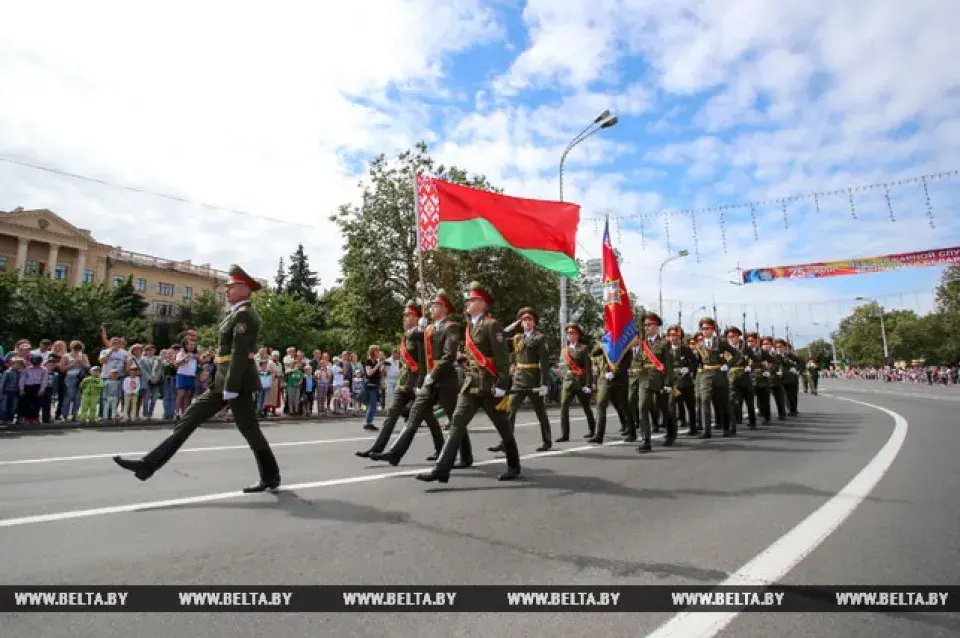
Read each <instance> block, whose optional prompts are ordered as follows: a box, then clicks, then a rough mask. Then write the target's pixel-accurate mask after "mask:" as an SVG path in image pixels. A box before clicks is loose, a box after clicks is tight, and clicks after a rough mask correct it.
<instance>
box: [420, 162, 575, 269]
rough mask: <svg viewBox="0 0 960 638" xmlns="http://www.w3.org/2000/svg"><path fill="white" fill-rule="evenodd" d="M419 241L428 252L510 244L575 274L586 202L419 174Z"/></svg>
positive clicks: (541, 261)
mask: <svg viewBox="0 0 960 638" xmlns="http://www.w3.org/2000/svg"><path fill="white" fill-rule="evenodd" d="M414 201H415V203H416V210H417V244H418V247H419V248H420V250H422V251H423V252H427V251H431V250H437V249H438V248H450V249H453V250H478V249H480V248H509V249H510V250H513V251H514V252H516V253H518V254H519V255H521V256H523V257H525V258H526V259H528V260H530V261H532V262H533V263H535V264H537V265H538V266H540V267H541V268H546V269H547V270H552V271H553V272H556V273H559V274H561V275H564V276H565V277H568V278H574V277H576V276H578V275H579V274H580V267H579V266H578V265H577V259H576V245H577V226H578V225H579V223H580V206H579V205H577V204H567V203H563V202H550V201H543V200H538V199H521V198H519V197H509V196H507V195H498V194H497V193H491V192H488V191H484V190H480V189H477V188H469V187H467V186H460V185H458V184H451V183H449V182H444V181H442V180H439V179H435V178H433V177H430V176H428V175H419V174H418V175H417V181H416V193H415V200H414Z"/></svg>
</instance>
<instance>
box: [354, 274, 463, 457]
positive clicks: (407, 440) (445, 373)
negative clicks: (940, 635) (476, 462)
mask: <svg viewBox="0 0 960 638" xmlns="http://www.w3.org/2000/svg"><path fill="white" fill-rule="evenodd" d="M453 311H454V307H453V302H452V301H451V300H450V296H449V295H447V293H446V291H445V290H438V291H437V294H436V296H435V297H434V300H433V303H431V304H430V315H431V317H432V318H433V323H430V324H428V323H427V322H426V319H425V318H421V319H420V321H419V323H418V330H422V331H423V333H422V334H423V346H424V348H423V349H424V364H425V369H426V374H425V375H424V377H423V381H421V383H420V387H419V388H418V389H417V390H416V391H415V395H416V398H415V399H414V401H413V407H411V408H410V418H409V419H407V425H406V426H405V427H404V428H403V431H402V432H400V436H399V437H397V440H396V441H394V443H393V445H392V446H391V447H390V449H389V450H387V451H386V452H379V453H372V454H371V455H370V458H371V459H372V460H374V461H387V462H389V463H390V464H391V465H394V466H396V465H399V464H400V461H401V460H402V459H403V457H404V455H405V454H406V453H407V450H409V449H410V445H411V444H412V443H413V438H414V436H415V435H416V433H417V430H419V429H420V424H421V423H424V422H426V424H427V427H429V428H430V434H431V435H432V436H433V441H434V445H437V444H438V443H440V449H442V448H443V444H442V442H443V431H442V430H441V429H440V425H439V423H438V422H437V419H436V418H435V417H434V406H436V405H437V404H439V405H440V406H441V407H442V408H443V411H444V412H446V413H447V414H448V415H450V414H453V411H454V409H455V408H456V407H457V388H458V387H459V383H460V379H459V377H458V376H457V371H456V369H455V368H454V364H455V363H456V362H457V357H458V356H459V351H460V339H461V335H462V334H463V327H462V326H461V325H460V324H458V323H456V322H455V321H453V319H452V318H450V314H451V313H453ZM458 447H459V450H460V463H459V464H457V467H459V468H467V467H470V466H472V465H473V446H472V445H471V443H470V437H469V436H467V435H464V436H463V438H462V439H461V440H460V441H459V442H458ZM456 451H457V450H456V449H454V454H456ZM438 454H439V452H438V453H437V454H434V455H433V456H429V457H427V460H428V461H434V460H436V459H437V457H438Z"/></svg>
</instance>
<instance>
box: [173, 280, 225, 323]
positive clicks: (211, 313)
mask: <svg viewBox="0 0 960 638" xmlns="http://www.w3.org/2000/svg"><path fill="white" fill-rule="evenodd" d="M224 310H225V308H224V303H223V302H222V301H220V300H219V299H217V296H216V295H215V294H214V293H213V292H211V291H209V290H204V291H203V292H201V293H200V294H199V295H197V296H196V297H194V298H193V299H191V300H190V303H188V304H187V305H185V306H183V308H182V309H181V311H180V317H181V321H182V323H183V324H184V326H183V327H184V328H193V329H195V330H197V329H200V328H202V327H203V326H209V325H211V324H219V323H220V319H222V318H223V314H224Z"/></svg>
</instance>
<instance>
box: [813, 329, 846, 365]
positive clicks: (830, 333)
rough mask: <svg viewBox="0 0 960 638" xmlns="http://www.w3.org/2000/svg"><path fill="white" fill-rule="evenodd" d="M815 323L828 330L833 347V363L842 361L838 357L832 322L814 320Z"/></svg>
mask: <svg viewBox="0 0 960 638" xmlns="http://www.w3.org/2000/svg"><path fill="white" fill-rule="evenodd" d="M813 325H815V326H823V327H824V328H826V329H827V332H828V333H829V335H830V347H831V348H832V349H833V363H834V364H837V363H840V361H839V360H838V359H837V342H836V341H834V340H833V332H832V331H831V330H830V324H826V323H820V322H819V321H814V322H813Z"/></svg>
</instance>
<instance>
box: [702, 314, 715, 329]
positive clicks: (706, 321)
mask: <svg viewBox="0 0 960 638" xmlns="http://www.w3.org/2000/svg"><path fill="white" fill-rule="evenodd" d="M698 325H699V326H700V328H713V329H714V330H716V329H717V322H716V321H714V320H713V319H711V318H710V317H703V318H701V319H700V323H699V324H698Z"/></svg>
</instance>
